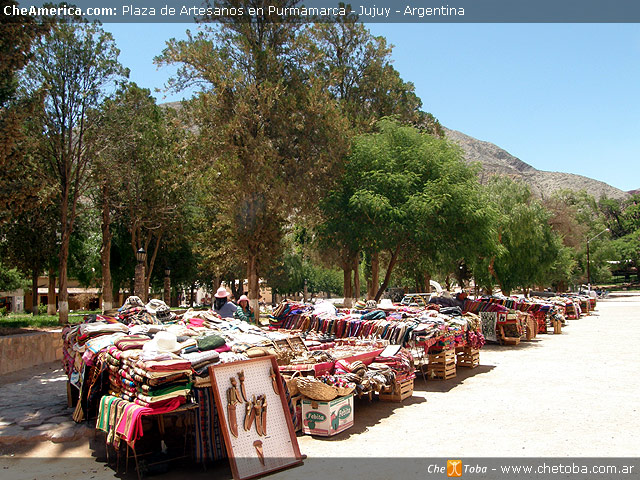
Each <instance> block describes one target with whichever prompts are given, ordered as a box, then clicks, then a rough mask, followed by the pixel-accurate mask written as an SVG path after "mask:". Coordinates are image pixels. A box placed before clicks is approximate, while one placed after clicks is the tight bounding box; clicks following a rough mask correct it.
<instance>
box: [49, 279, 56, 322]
mask: <svg viewBox="0 0 640 480" xmlns="http://www.w3.org/2000/svg"><path fill="white" fill-rule="evenodd" d="M56 310H57V308H56V276H55V274H54V273H53V270H49V290H48V291H47V315H55V314H56Z"/></svg>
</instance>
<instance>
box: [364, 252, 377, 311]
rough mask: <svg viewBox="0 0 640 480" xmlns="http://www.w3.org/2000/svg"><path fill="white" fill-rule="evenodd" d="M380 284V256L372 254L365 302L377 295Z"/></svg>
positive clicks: (375, 253)
mask: <svg viewBox="0 0 640 480" xmlns="http://www.w3.org/2000/svg"><path fill="white" fill-rule="evenodd" d="M379 283H380V254H379V253H378V252H374V253H373V254H372V255H371V280H370V281H369V282H368V285H367V287H368V288H367V300H372V299H374V298H375V296H376V293H378V286H379Z"/></svg>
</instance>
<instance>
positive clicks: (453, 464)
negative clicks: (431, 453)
mask: <svg viewBox="0 0 640 480" xmlns="http://www.w3.org/2000/svg"><path fill="white" fill-rule="evenodd" d="M461 476H462V460H447V477H461Z"/></svg>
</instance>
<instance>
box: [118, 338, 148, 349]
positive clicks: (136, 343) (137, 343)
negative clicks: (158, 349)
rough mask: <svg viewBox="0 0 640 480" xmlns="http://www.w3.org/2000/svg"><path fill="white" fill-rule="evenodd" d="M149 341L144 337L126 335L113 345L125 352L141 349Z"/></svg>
mask: <svg viewBox="0 0 640 480" xmlns="http://www.w3.org/2000/svg"><path fill="white" fill-rule="evenodd" d="M149 340H151V339H150V338H149V337H147V336H146V335H128V336H126V337H124V338H120V339H118V340H116V342H115V345H116V347H118V349H119V350H122V351H123V352H124V351H126V350H133V349H136V350H138V349H141V348H142V346H143V345H144V344H145V343H147V342H148V341H149Z"/></svg>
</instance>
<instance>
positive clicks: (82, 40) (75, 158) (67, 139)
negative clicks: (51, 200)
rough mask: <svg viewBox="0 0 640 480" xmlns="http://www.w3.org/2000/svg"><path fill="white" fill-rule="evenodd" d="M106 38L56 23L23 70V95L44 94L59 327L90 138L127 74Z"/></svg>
mask: <svg viewBox="0 0 640 480" xmlns="http://www.w3.org/2000/svg"><path fill="white" fill-rule="evenodd" d="M118 54H119V50H118V49H117V48H116V46H115V44H114V41H113V38H112V36H111V34H109V33H106V32H105V31H104V30H102V28H101V27H99V26H98V25H96V24H87V23H73V22H58V23H56V24H54V26H53V28H52V29H51V31H50V32H49V33H48V34H47V35H46V36H45V37H43V38H42V39H40V40H39V41H38V43H37V45H36V48H35V50H34V55H33V59H32V61H31V62H30V63H29V64H28V65H27V68H26V70H25V78H24V84H25V87H26V94H28V95H29V94H32V95H33V94H36V93H38V92H43V98H44V108H43V109H42V112H41V117H40V122H41V124H42V132H41V135H42V137H43V141H42V145H41V148H40V150H39V159H40V161H41V163H42V166H43V168H44V169H45V170H46V171H47V173H48V175H50V178H51V180H52V181H54V182H55V183H56V187H57V189H56V190H57V191H56V195H55V201H56V203H57V205H59V212H60V226H59V228H60V233H61V242H60V255H59V270H58V271H59V292H60V293H59V297H58V298H59V309H60V322H61V323H66V322H67V319H68V313H69V303H68V292H67V264H68V260H69V243H70V240H71V234H72V232H73V228H74V223H75V220H76V216H77V215H78V206H79V200H80V198H81V196H82V195H83V194H84V193H86V191H87V188H88V185H89V181H90V164H91V159H92V156H91V155H90V154H89V152H90V150H91V145H90V142H89V141H87V140H88V137H89V132H90V131H91V129H93V128H94V127H95V126H96V125H97V122H96V121H95V120H92V118H93V117H92V110H94V109H96V108H97V107H98V105H99V104H100V103H101V101H102V100H103V98H104V97H105V95H106V94H107V93H108V89H109V86H110V85H112V84H113V82H114V81H117V80H118V79H120V78H122V77H123V75H125V74H126V73H127V72H126V71H125V70H124V69H123V68H122V66H121V65H120V63H118V59H117V57H118Z"/></svg>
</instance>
